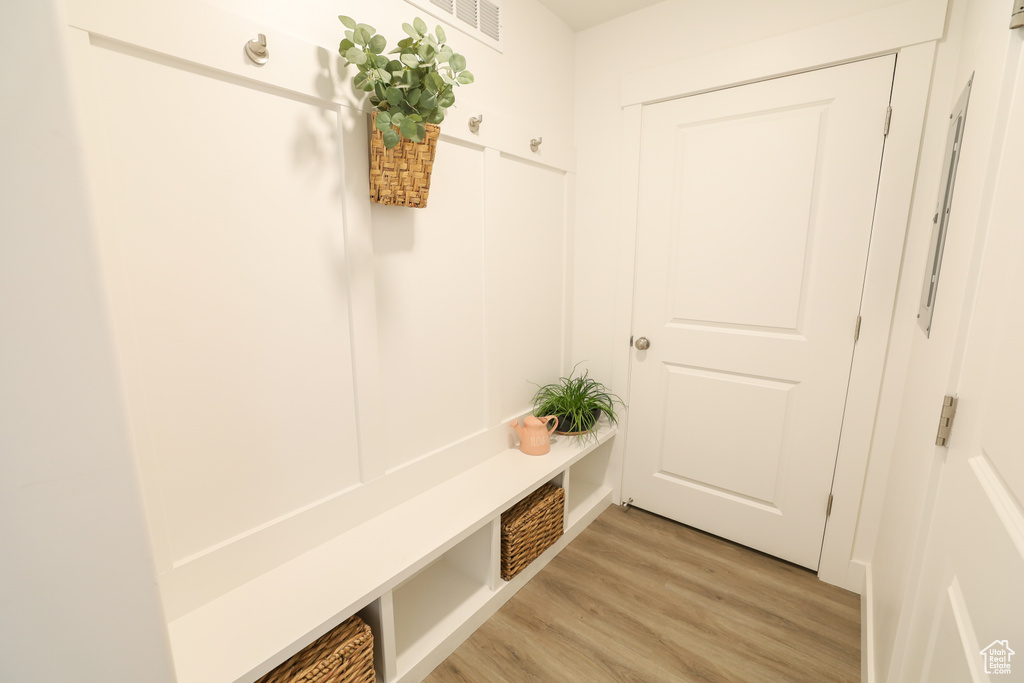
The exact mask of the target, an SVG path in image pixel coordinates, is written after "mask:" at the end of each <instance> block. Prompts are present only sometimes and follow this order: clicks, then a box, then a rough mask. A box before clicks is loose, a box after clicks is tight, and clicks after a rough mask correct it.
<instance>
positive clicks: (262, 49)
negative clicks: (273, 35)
mask: <svg viewBox="0 0 1024 683" xmlns="http://www.w3.org/2000/svg"><path fill="white" fill-rule="evenodd" d="M245 54H246V56H248V57H249V59H251V60H252V63H253V64H259V65H263V64H266V63H267V60H269V59H270V50H268V49H267V37H266V36H265V35H263V34H262V33H261V34H260V37H259V39H253V40H250V41H249V42H248V43H246V44H245Z"/></svg>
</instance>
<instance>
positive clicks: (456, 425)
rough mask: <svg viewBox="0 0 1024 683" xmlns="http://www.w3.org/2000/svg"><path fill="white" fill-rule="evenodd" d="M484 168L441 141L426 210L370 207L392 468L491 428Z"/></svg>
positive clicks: (472, 150) (468, 152)
mask: <svg viewBox="0 0 1024 683" xmlns="http://www.w3.org/2000/svg"><path fill="white" fill-rule="evenodd" d="M483 170H484V150H483V149H482V148H478V147H470V146H466V145H464V144H460V143H455V142H451V141H450V139H448V138H443V139H442V140H441V141H440V142H439V144H438V150H437V162H436V166H435V171H434V175H433V178H432V180H431V193H430V200H429V206H428V208H427V209H426V210H424V211H415V210H410V209H405V208H399V207H389V206H374V207H373V210H372V215H373V249H374V256H375V258H376V276H377V277H376V288H377V321H378V330H379V332H378V339H379V343H380V354H381V356H380V358H381V378H382V383H383V385H384V388H385V395H386V397H387V405H386V419H387V422H388V426H389V428H388V429H387V443H388V455H387V463H388V469H394V468H396V467H400V466H402V465H403V464H405V463H408V462H410V461H412V460H415V459H417V458H420V457H422V456H424V455H426V454H427V453H430V452H432V451H434V450H436V449H438V448H442V447H444V446H446V445H448V444H451V443H452V442H454V441H457V440H459V439H461V438H463V437H465V436H467V435H469V434H472V433H473V432H477V431H480V430H482V429H484V428H485V427H487V426H490V425H488V424H487V403H486V401H487V395H488V394H487V339H486V336H485V321H484V316H485V311H484V271H485V268H484V233H483V225H484V183H483Z"/></svg>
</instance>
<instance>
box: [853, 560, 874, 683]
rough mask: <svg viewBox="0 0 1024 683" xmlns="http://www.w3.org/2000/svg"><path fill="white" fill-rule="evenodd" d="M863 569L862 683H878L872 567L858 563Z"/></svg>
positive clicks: (861, 615) (861, 604) (861, 608)
mask: <svg viewBox="0 0 1024 683" xmlns="http://www.w3.org/2000/svg"><path fill="white" fill-rule="evenodd" d="M856 564H859V565H860V566H861V567H863V570H864V584H863V586H862V590H861V593H860V680H861V683H876V681H877V680H878V679H877V677H876V676H875V610H874V607H873V606H872V600H873V598H874V590H873V588H872V585H871V565H870V564H866V563H859V562H858V563H856Z"/></svg>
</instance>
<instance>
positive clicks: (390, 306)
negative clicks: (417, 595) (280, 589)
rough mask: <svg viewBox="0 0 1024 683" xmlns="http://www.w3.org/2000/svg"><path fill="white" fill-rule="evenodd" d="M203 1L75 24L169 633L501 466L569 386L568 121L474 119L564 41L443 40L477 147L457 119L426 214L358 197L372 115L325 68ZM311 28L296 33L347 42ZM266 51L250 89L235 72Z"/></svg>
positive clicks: (523, 24)
mask: <svg viewBox="0 0 1024 683" xmlns="http://www.w3.org/2000/svg"><path fill="white" fill-rule="evenodd" d="M220 4H221V7H216V6H214V5H211V4H207V3H204V2H202V1H201V0H182V1H181V2H179V3H175V4H174V5H173V6H169V5H160V6H157V5H156V4H152V6H146V7H140V6H139V5H137V4H133V3H128V2H123V1H122V0H99V1H89V2H86V1H78V0H70V1H69V2H68V7H69V15H70V24H71V27H72V28H70V29H69V37H70V42H71V43H72V46H73V59H74V60H75V64H76V72H77V89H78V94H79V96H80V99H81V100H82V103H83V107H82V110H83V128H84V139H85V142H86V148H87V152H88V154H87V161H88V170H89V174H90V177H91V178H92V182H93V188H92V191H93V195H94V200H95V203H96V206H97V219H98V220H97V222H98V226H99V227H98V229H97V232H98V236H99V242H100V256H101V261H102V265H103V270H104V282H105V287H106V291H107V295H108V297H109V300H110V304H111V312H112V318H113V328H114V333H115V338H116V342H117V346H118V351H119V367H120V373H121V375H122V377H123V381H124V385H125V390H126V401H127V412H128V414H129V417H130V423H131V428H132V437H133V443H134V451H135V455H136V458H137V460H138V463H139V467H140V472H141V475H142V492H143V498H144V501H145V503H146V509H147V517H148V522H149V529H150V536H151V541H152V543H153V549H154V554H155V559H156V564H157V572H158V576H159V581H160V585H161V591H162V595H163V598H164V607H165V610H166V613H167V616H168V618H169V619H170V620H174V619H178V618H180V617H181V616H183V615H185V614H187V613H189V612H190V611H192V610H194V609H196V608H197V607H199V606H200V605H203V604H206V603H208V602H209V601H210V600H213V599H215V598H216V597H217V596H221V595H224V594H225V593H227V592H229V591H231V590H232V589H233V588H235V587H238V586H240V585H242V584H244V583H245V582H247V581H250V580H252V579H253V578H255V577H256V576H259V575H260V574H262V573H265V572H267V571H269V570H270V569H272V568H274V567H276V566H279V565H282V564H284V563H286V562H288V561H289V560H291V559H293V558H295V557H296V556H297V555H299V554H301V553H303V552H305V551H307V550H309V549H310V548H313V547H315V546H317V545H319V544H322V543H324V542H326V541H328V540H329V539H331V538H334V537H336V536H338V535H339V534H341V533H343V532H345V531H347V530H350V529H352V528H353V527H355V526H357V525H359V524H361V523H362V522H364V521H366V520H368V519H370V518H372V517H374V516H376V515H379V514H381V513H382V512H385V511H387V510H388V509H391V508H393V507H394V506H396V505H398V504H400V503H402V502H404V501H406V500H408V499H409V498H410V497H413V496H415V495H417V494H419V493H422V492H423V491H425V490H427V489H429V488H431V487H433V486H435V485H437V484H439V483H441V482H443V481H445V480H446V479H448V478H451V477H453V476H456V475H458V474H460V473H462V472H465V471H466V470H467V469H469V468H471V467H473V466H474V465H476V464H478V463H480V462H482V461H484V460H486V459H487V458H489V457H491V456H493V455H495V454H496V453H498V452H499V451H501V450H502V449H504V448H507V447H509V446H510V445H511V444H510V429H509V428H508V426H507V425H506V424H505V421H506V420H507V419H508V418H511V417H513V416H518V415H521V414H522V413H523V412H525V411H526V410H528V409H529V407H530V398H531V396H532V394H533V391H534V387H533V386H532V385H531V384H529V381H533V382H537V383H541V384H543V383H547V382H550V381H554V380H555V379H556V378H557V377H558V375H559V374H561V373H562V372H563V371H564V370H565V368H564V367H563V359H564V352H565V346H566V342H565V339H566V336H567V320H568V311H569V310H571V302H570V301H568V298H567V296H568V295H567V289H566V282H567V280H568V278H567V257H568V254H567V253H566V239H567V236H568V235H570V234H571V225H570V224H569V218H568V217H569V213H568V211H567V206H568V202H569V197H570V196H571V191H572V179H573V178H574V176H573V175H572V173H571V171H572V156H573V151H572V147H571V144H570V143H571V141H570V140H569V138H568V135H567V134H566V133H564V132H562V131H563V130H564V129H565V128H566V127H567V124H565V123H564V122H562V123H558V124H557V125H555V126H553V127H551V126H549V127H547V128H544V127H542V125H540V124H543V125H548V124H547V123H546V117H545V115H544V109H545V107H546V106H547V105H548V104H550V102H547V101H545V100H544V99H542V93H540V92H538V93H537V94H536V95H531V96H530V100H531V101H530V102H524V103H522V104H523V105H524V107H525V111H527V112H529V113H528V114H527V115H524V116H523V117H521V120H519V121H515V122H512V121H511V120H510V119H509V118H507V117H503V116H501V115H498V116H494V115H493V113H492V112H495V111H498V110H501V109H504V108H505V104H506V103H505V98H506V97H507V94H506V93H505V92H504V91H503V89H502V88H501V87H500V84H499V82H498V81H497V78H499V77H500V76H501V75H502V73H503V70H504V69H505V68H507V66H508V63H509V62H508V60H516V59H518V58H520V57H524V58H525V55H526V52H525V51H527V50H532V49H533V47H535V46H536V43H537V42H538V41H540V40H543V39H545V38H552V37H553V36H556V35H560V34H564V35H563V37H568V36H571V34H570V33H569V32H568V29H566V28H565V27H564V26H562V25H561V24H560V23H559V22H557V21H556V20H554V19H551V18H546V19H542V20H540V21H539V23H538V21H537V16H536V12H535V9H536V8H534V9H530V7H528V6H523V7H519V9H518V10H517V11H516V12H512V13H510V14H509V15H508V16H506V21H507V23H506V26H505V32H506V36H507V37H508V42H507V43H506V52H505V53H504V54H502V53H498V52H495V51H494V50H492V49H491V48H487V47H484V46H482V45H480V44H475V43H473V41H471V40H469V39H468V38H467V37H465V36H458V38H456V36H457V35H458V34H457V32H456V31H453V32H452V34H453V37H452V40H453V42H454V41H456V40H457V41H458V44H459V45H460V46H461V45H465V47H466V52H467V54H468V55H469V57H470V61H471V63H473V59H477V62H476V64H477V66H476V67H475V68H474V71H475V72H476V76H477V80H478V82H479V83H480V84H482V85H479V86H477V84H474V88H475V97H474V98H473V99H472V100H471V102H473V103H475V104H471V105H468V106H470V107H472V109H471V111H473V112H474V113H484V112H487V116H486V117H485V126H484V127H483V128H482V130H481V131H480V133H479V134H473V133H470V132H469V131H468V127H467V126H466V123H465V120H466V118H467V117H466V116H460V115H458V114H455V113H453V114H451V115H450V117H449V119H448V120H447V121H446V122H445V123H444V125H443V127H442V137H441V141H440V143H439V146H438V151H437V159H436V163H435V166H434V176H433V184H432V188H431V193H430V199H429V205H428V207H427V208H425V209H407V208H400V207H387V206H379V205H373V204H371V203H370V201H369V198H368V189H367V183H368V170H367V167H366V163H365V159H366V148H367V134H368V126H367V111H366V109H365V108H363V105H362V104H361V103H360V102H357V101H356V100H355V99H354V97H353V95H352V93H351V90H350V88H349V74H347V73H346V71H345V69H344V68H343V67H342V66H341V64H340V61H339V60H338V58H337V56H336V55H335V54H333V49H331V48H320V47H317V46H316V45H314V44H311V43H310V42H307V40H303V39H299V38H295V37H293V36H289V35H288V34H286V33H283V32H281V31H278V30H276V29H275V28H274V27H273V26H264V25H263V24H261V23H258V20H253V19H250V18H246V17H243V16H240V15H238V14H234V13H232V12H231V11H226V10H225V9H224V8H223V6H224V5H225V4H228V5H230V3H220ZM387 4H388V6H389V7H390V9H391V10H394V12H395V13H397V12H398V11H401V12H402V13H403V15H405V16H409V17H410V18H411V17H412V16H414V12H413V11H412V8H411V7H410V6H408V5H406V4H405V3H403V2H400V1H399V0H392V1H390V2H388V3H387ZM524 7H525V9H524ZM228 9H229V10H230V9H237V8H231V7H229V8H228ZM264 9H265V10H266V9H267V8H264ZM313 9H315V8H313V7H308V8H307V11H310V12H311V13H310V14H309V16H308V21H309V22H310V24H311V26H310V27H309V30H306V31H299V33H304V34H307V35H319V30H320V28H319V27H318V28H317V29H316V30H314V29H313V28H312V24H313V23H314V22H315V23H317V24H319V22H322V21H327V20H330V21H331V22H337V19H336V13H337V12H336V11H335V12H334V13H329V14H328V15H326V17H324V16H320V15H319V14H316V15H314V14H312V10H313ZM322 9H323V8H320V9H318V10H317V12H319V11H320V10H322ZM358 9H360V8H352V14H358V12H357V10H358ZM362 9H363V10H365V11H366V13H367V14H370V15H372V14H373V13H374V12H376V13H380V12H381V11H382V8H381V7H379V6H377V5H374V6H372V7H370V6H366V7H363V8H362ZM267 16H271V17H272V16H273V13H272V12H269V11H265V12H264V14H263V18H264V19H265V18H266V17H267ZM291 21H293V22H294V21H295V19H294V17H292V20H291ZM528 22H530V23H531V25H530V26H529V27H527V23H528ZM545 22H546V23H545ZM194 26H203V27H204V30H203V32H202V35H201V36H197V35H196V34H194V32H193V30H192V27H194ZM528 28H529V30H528ZM336 31H337V35H338V36H340V35H341V31H342V29H341V26H340V24H338V25H337V27H336ZM256 32H263V33H265V34H266V35H267V39H268V45H269V48H270V51H271V61H270V62H269V63H268V64H267V65H266V66H265V67H259V68H257V67H254V66H253V65H252V64H250V63H249V62H247V61H246V60H245V59H244V57H242V56H241V45H242V44H244V42H245V40H246V39H248V38H249V37H252V36H253V35H255V33H256ZM555 42H556V43H557V42H558V41H557V40H556V41H555ZM563 42H564V44H562V45H561V47H559V48H557V50H561V51H562V52H564V55H563V56H564V57H565V59H564V60H563V61H562V62H561V63H562V64H565V65H566V66H564V67H562V68H561V70H560V71H558V73H557V74H551V75H550V77H551V78H558V79H561V80H562V81H563V82H566V83H567V82H570V81H571V78H572V69H571V64H572V60H571V59H570V56H571V42H570V41H563ZM520 53H522V54H520ZM467 90H468V89H467ZM557 99H560V100H562V104H563V105H564V108H565V109H566V110H569V109H571V99H570V93H569V92H568V91H567V90H566V91H564V92H563V93H562V94H561V95H560V96H558V98H557ZM462 101H463V102H465V101H466V100H465V99H463V100H462ZM534 123H536V124H538V125H536V126H534V125H533V124H534ZM533 135H536V136H537V137H544V138H545V140H544V146H543V149H542V151H541V152H538V153H535V152H532V151H530V147H529V139H530V137H531V136H533ZM356 162H358V163H356ZM370 280H372V282H371V281H370ZM371 432H372V433H373V435H372V436H373V438H367V434H368V433H371ZM454 504H455V505H456V506H457V502H455V503H454ZM386 542H387V539H381V543H386ZM355 551H358V549H354V552H355Z"/></svg>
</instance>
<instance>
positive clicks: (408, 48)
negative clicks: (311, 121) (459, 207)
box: [338, 16, 474, 207]
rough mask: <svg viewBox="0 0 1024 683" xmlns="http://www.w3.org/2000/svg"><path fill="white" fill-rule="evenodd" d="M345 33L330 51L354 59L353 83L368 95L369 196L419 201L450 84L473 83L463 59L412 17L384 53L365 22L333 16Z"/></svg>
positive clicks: (423, 200)
mask: <svg viewBox="0 0 1024 683" xmlns="http://www.w3.org/2000/svg"><path fill="white" fill-rule="evenodd" d="M338 19H339V20H340V21H341V23H342V24H344V25H345V29H346V30H345V39H344V40H342V41H341V44H340V45H339V46H338V52H339V53H340V54H341V56H342V57H344V58H345V66H346V67H347V66H350V65H354V66H355V68H356V73H355V75H354V76H353V78H352V87H353V89H354V90H355V91H356V92H357V93H360V94H363V93H366V94H367V95H368V96H369V100H370V104H371V105H373V107H374V108H375V109H376V111H375V112H373V128H372V134H371V138H370V198H371V199H372V200H373V201H374V202H377V203H378V204H390V205H399V206H411V207H425V206H426V205H427V195H428V193H429V191H430V173H431V170H432V169H433V165H434V154H435V151H436V148H437V137H438V135H439V134H440V128H439V127H438V124H440V123H441V122H442V121H443V120H444V116H445V110H446V109H448V108H449V107H451V106H452V105H453V104H455V87H456V86H459V85H468V84H469V83H472V82H473V80H474V79H473V74H472V73H470V72H469V71H467V70H466V58H465V57H463V56H462V55H460V54H458V53H457V52H455V50H453V49H452V48H451V47H450V46H449V45H448V44H447V42H446V41H447V39H448V38H447V36H446V35H445V32H444V29H443V28H441V27H440V26H438V27H437V28H436V29H435V30H434V31H430V30H429V29H428V28H427V24H426V22H424V21H423V20H422V19H420V18H419V17H417V18H416V19H415V20H413V23H411V24H402V30H403V31H405V33H406V37H405V38H403V39H402V40H400V41H398V46H397V47H396V48H395V49H394V50H391V52H389V53H387V54H385V50H386V49H387V39H386V38H384V36H382V35H380V34H378V33H377V29H375V28H373V27H372V26H370V25H368V24H360V23H357V22H356V21H355V20H354V19H352V18H350V17H345V16H339V17H338Z"/></svg>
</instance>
